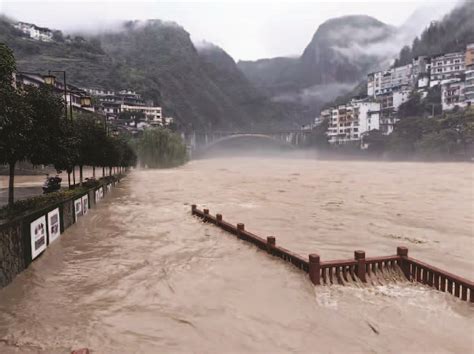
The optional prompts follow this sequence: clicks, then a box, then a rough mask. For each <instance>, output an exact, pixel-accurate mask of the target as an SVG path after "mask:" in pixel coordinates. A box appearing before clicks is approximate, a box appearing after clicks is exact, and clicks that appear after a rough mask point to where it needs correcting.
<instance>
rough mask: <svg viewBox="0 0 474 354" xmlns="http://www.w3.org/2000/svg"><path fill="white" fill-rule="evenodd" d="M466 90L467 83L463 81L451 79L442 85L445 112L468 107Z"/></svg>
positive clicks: (442, 103) (442, 100)
mask: <svg viewBox="0 0 474 354" xmlns="http://www.w3.org/2000/svg"><path fill="white" fill-rule="evenodd" d="M464 88H465V82H464V81H461V79H451V80H449V81H447V82H444V83H443V84H442V85H441V105H442V106H443V111H449V110H452V109H454V108H455V107H465V106H466V102H465V98H464Z"/></svg>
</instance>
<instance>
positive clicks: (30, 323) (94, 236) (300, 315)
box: [0, 158, 474, 353]
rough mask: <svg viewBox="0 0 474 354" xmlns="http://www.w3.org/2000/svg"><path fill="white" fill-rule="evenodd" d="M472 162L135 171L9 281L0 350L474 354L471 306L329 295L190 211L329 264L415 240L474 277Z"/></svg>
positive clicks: (411, 295)
mask: <svg viewBox="0 0 474 354" xmlns="http://www.w3.org/2000/svg"><path fill="white" fill-rule="evenodd" d="M473 171H474V169H473V167H472V165H469V164H415V163H385V164H384V163H373V162H321V161H315V160H305V159H292V160H286V159H283V158H280V159H263V160H261V159H260V160H259V159H244V158H240V159H237V158H236V159H226V160H224V159H222V160H220V159H214V160H202V161H193V162H191V163H189V164H188V165H186V166H184V167H181V168H177V169H172V170H161V171H136V172H134V173H132V174H131V175H130V176H129V177H128V178H127V179H125V180H123V183H121V184H120V185H119V187H118V188H117V189H116V190H114V192H113V193H112V195H111V196H110V197H108V198H106V199H105V200H104V201H103V202H102V204H99V205H98V207H97V208H96V209H95V210H94V211H93V212H92V213H90V214H89V215H88V216H86V217H84V218H83V219H82V220H80V222H79V223H78V224H76V225H74V226H73V227H71V228H70V229H68V230H67V231H66V233H65V234H63V235H62V236H61V238H60V240H58V241H56V242H55V244H53V245H52V247H49V248H48V250H47V251H46V253H45V254H44V255H43V256H42V257H41V258H40V259H38V260H37V261H35V262H34V263H33V264H32V266H31V267H30V268H29V269H27V270H26V271H25V272H23V273H22V274H20V275H19V276H18V277H17V278H16V279H15V281H14V282H13V283H12V284H10V285H9V286H8V287H6V288H4V289H2V290H0V352H1V353H30V352H31V353H35V352H44V353H67V352H68V351H70V349H73V348H79V347H89V348H91V349H92V350H93V351H95V352H97V353H118V352H125V353H156V352H168V353H169V352H204V353H207V352H209V353H217V352H290V351H291V352H314V351H319V352H333V353H341V352H348V351H351V352H383V353H387V352H388V353H399V352H402V351H403V352H446V353H447V352H460V353H461V352H462V353H467V352H472V351H473V346H474V342H473V337H472V333H474V308H473V307H472V305H470V304H467V303H465V302H461V301H459V300H457V299H455V298H454V297H451V296H449V295H447V294H443V293H439V292H436V291H433V290H430V289H427V288H424V287H423V286H421V285H415V284H407V283H405V282H400V283H394V284H387V285H381V286H378V287H366V288H361V287H358V286H357V285H354V286H346V287H341V286H329V287H325V286H324V287H318V288H315V287H313V285H312V284H311V282H310V281H309V280H308V279H307V276H306V275H305V274H304V273H302V272H300V271H298V270H297V269H293V267H292V266H291V265H288V264H284V263H282V262H280V261H278V260H277V259H273V258H271V257H269V256H268V255H267V254H265V253H264V252H261V251H258V250H256V249H255V248H254V247H253V246H251V245H247V244H245V243H243V242H240V241H238V240H236V239H235V238H233V237H230V236H228V235H226V234H225V233H223V232H222V231H220V230H219V229H217V228H215V227H213V226H212V225H206V224H203V223H201V222H200V221H199V220H197V219H195V218H193V217H191V216H190V213H189V210H190V204H192V203H198V204H200V205H201V206H206V207H209V208H210V209H211V211H212V212H221V213H222V214H224V218H226V219H229V220H231V221H233V222H238V221H239V222H244V223H245V224H246V227H247V228H248V229H249V230H252V231H256V232H258V233H259V234H262V235H270V234H273V235H275V236H277V240H278V242H279V244H281V245H283V246H285V247H288V248H290V249H291V250H294V251H296V252H298V253H300V254H302V255H307V254H308V253H310V252H318V253H319V254H320V255H321V257H322V260H324V259H332V258H350V257H352V252H353V250H354V249H364V250H365V251H366V253H367V256H375V255H386V254H391V253H393V252H395V248H396V246H398V245H406V246H407V247H409V249H410V254H411V255H412V256H414V257H416V258H420V259H423V260H425V261H427V262H429V263H432V264H433V265H435V266H439V267H441V268H445V269H447V270H448V271H453V272H456V273H459V274H460V275H463V276H466V277H468V278H470V279H472V278H474V276H473V267H474V263H473V262H474V261H473V259H474V257H473V256H474V254H473V252H474V251H473V250H474V248H473V247H472V246H473V237H474V235H473V230H472V225H473V215H474V213H473V210H472V208H473V200H474V198H473V195H472V193H473V190H472V182H473Z"/></svg>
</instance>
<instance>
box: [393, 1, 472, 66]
mask: <svg viewBox="0 0 474 354" xmlns="http://www.w3.org/2000/svg"><path fill="white" fill-rule="evenodd" d="M469 43H474V2H473V1H472V0H467V1H465V2H463V3H462V4H461V5H460V6H458V7H456V8H455V9H453V10H452V11H451V12H450V13H449V14H448V15H446V16H445V17H444V18H443V19H442V20H441V21H435V22H432V23H431V24H430V25H429V26H428V28H426V29H425V30H424V31H423V33H422V34H421V35H420V36H418V37H416V38H415V39H414V41H413V43H412V45H411V47H410V46H405V47H403V48H402V50H401V51H400V55H399V58H398V59H397V61H396V63H395V65H397V66H398V65H405V64H407V63H409V62H411V60H412V59H413V58H416V57H418V56H420V55H424V56H433V55H437V54H442V53H449V52H456V51H463V50H465V49H466V45H467V44H469Z"/></svg>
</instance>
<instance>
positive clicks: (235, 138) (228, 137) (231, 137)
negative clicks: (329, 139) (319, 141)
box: [184, 130, 311, 155]
mask: <svg viewBox="0 0 474 354" xmlns="http://www.w3.org/2000/svg"><path fill="white" fill-rule="evenodd" d="M310 133H311V130H285V131H271V132H261V131H257V132H232V131H227V132H225V131H214V132H193V133H191V134H187V135H185V136H184V138H185V141H186V144H187V146H188V149H189V150H190V152H191V153H192V155H198V154H201V153H204V152H206V151H209V150H210V149H211V148H213V147H217V146H219V145H220V144H224V143H227V142H239V141H240V140H242V142H244V141H245V140H249V139H254V140H261V141H263V142H265V141H266V142H273V143H275V144H276V145H277V146H286V147H302V146H304V145H305V144H306V142H307V140H308V137H309V135H310Z"/></svg>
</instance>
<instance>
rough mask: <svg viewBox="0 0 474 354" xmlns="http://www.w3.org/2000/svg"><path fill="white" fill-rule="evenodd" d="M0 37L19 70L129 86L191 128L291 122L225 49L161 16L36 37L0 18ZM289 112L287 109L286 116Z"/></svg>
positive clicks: (102, 85) (87, 82)
mask: <svg viewBox="0 0 474 354" xmlns="http://www.w3.org/2000/svg"><path fill="white" fill-rule="evenodd" d="M0 41H1V42H5V43H6V44H7V45H8V46H9V47H11V48H12V49H13V50H14V53H15V56H16V58H17V66H18V69H19V70H22V71H32V72H39V73H47V72H48V70H66V71H67V74H68V79H69V82H71V83H74V84H76V85H78V86H83V87H100V88H105V89H115V90H118V89H132V90H136V91H138V92H140V93H141V94H142V95H143V96H144V97H145V98H146V99H151V100H153V101H154V102H155V103H157V104H160V105H162V106H163V107H164V110H165V114H167V115H172V116H174V117H175V118H176V119H177V121H178V123H180V124H181V125H182V126H183V127H185V128H189V129H209V128H215V129H249V128H251V127H253V128H254V129H258V128H259V127H261V126H265V127H270V128H272V127H273V128H281V127H292V126H294V125H295V124H298V123H296V122H294V121H292V118H293V117H294V116H295V115H294V110H289V109H287V108H285V107H284V105H283V104H277V103H273V102H270V101H269V99H268V98H266V97H265V96H264V95H262V94H261V93H259V91H258V90H256V89H255V87H253V85H252V84H251V83H250V82H249V81H248V80H247V79H246V78H245V77H244V76H243V75H242V73H241V72H240V71H239V70H238V68H237V66H236V64H235V62H234V61H233V59H232V58H230V57H229V56H228V55H227V54H226V53H225V52H224V51H223V50H221V49H219V50H217V48H213V50H207V51H202V52H201V53H202V55H201V54H200V52H198V51H197V50H196V48H195V46H194V45H193V43H192V42H191V40H190V36H189V33H187V32H186V31H185V30H184V29H183V28H182V27H180V26H178V25H177V24H175V23H167V22H162V21H159V20H149V21H145V22H143V21H140V22H127V23H125V24H124V25H123V26H122V28H120V29H119V30H116V31H114V32H109V33H102V34H100V35H94V36H89V37H80V36H73V37H64V36H63V35H62V34H61V33H60V32H56V33H55V41H53V42H39V41H35V40H32V39H29V38H26V37H25V36H24V35H23V34H22V33H21V32H19V31H17V30H16V29H15V28H14V27H13V25H12V23H11V22H10V21H8V20H7V19H5V18H3V19H1V20H0ZM288 112H292V113H291V115H289V113H288Z"/></svg>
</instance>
